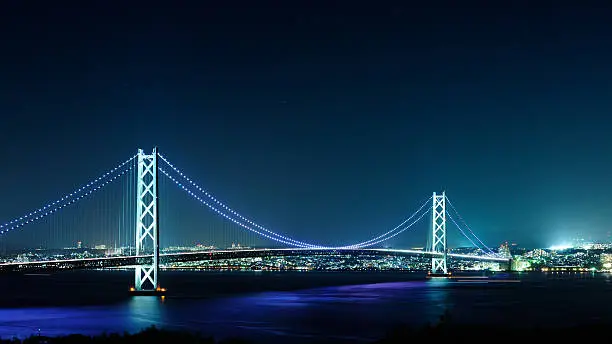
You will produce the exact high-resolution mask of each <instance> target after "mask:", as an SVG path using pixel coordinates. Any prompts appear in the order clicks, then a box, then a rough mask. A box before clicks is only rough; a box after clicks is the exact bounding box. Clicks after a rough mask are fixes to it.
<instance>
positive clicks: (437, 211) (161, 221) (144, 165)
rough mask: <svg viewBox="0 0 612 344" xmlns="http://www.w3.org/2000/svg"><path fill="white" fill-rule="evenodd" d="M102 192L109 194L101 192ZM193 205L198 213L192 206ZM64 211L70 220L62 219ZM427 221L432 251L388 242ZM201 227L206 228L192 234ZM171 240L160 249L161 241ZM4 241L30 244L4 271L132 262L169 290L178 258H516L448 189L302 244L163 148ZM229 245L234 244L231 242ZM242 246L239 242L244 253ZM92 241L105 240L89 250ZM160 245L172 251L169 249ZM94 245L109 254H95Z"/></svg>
mask: <svg viewBox="0 0 612 344" xmlns="http://www.w3.org/2000/svg"><path fill="white" fill-rule="evenodd" d="M119 181H121V182H119ZM172 192H182V193H184V194H186V195H187V196H188V197H186V198H191V199H192V200H195V201H196V202H193V201H192V202H191V203H185V199H186V198H185V199H183V200H182V201H179V202H176V203H175V202H172V205H173V206H174V207H171V206H170V202H169V201H166V198H165V197H166V195H169V194H171V193H172ZM99 194H103V195H104V196H101V197H100V196H96V195H99ZM160 195H164V196H163V197H164V198H163V199H162V197H160ZM160 199H162V200H161V202H163V203H162V204H164V206H162V207H160ZM168 199H170V197H168ZM85 203H89V204H88V206H85V205H84V204H85ZM194 203H195V204H196V205H197V206H198V208H197V209H194V208H193V204H194ZM199 206H204V207H205V208H207V209H208V210H210V211H209V212H207V213H208V214H211V215H213V216H211V217H210V218H209V219H207V220H206V221H197V222H195V223H194V222H188V221H186V220H185V221H186V222H185V223H181V221H183V220H184V219H185V218H187V216H184V215H185V214H184V213H181V212H189V211H190V210H191V211H192V212H194V213H201V208H200V207H199ZM59 213H62V214H64V215H66V216H64V215H62V216H58V215H59ZM52 215H55V216H52ZM427 215H431V216H430V217H426V216H427ZM424 219H429V221H430V222H429V225H430V226H431V227H430V233H429V234H428V239H427V241H428V244H427V246H426V247H427V248H426V249H419V250H415V249H391V248H382V247H380V246H381V245H382V244H384V243H386V242H389V241H390V240H391V239H393V238H395V237H397V236H398V235H400V234H402V233H405V232H406V231H408V230H410V229H413V228H414V227H415V225H416V224H417V223H422V222H426V221H425V220H424ZM447 219H448V220H450V221H449V222H450V223H452V224H453V225H454V226H455V227H456V228H457V229H458V231H459V234H460V235H461V236H462V237H463V238H466V239H467V240H468V241H469V243H470V244H471V245H472V246H473V247H474V249H475V250H474V252H476V253H475V254H459V253H451V252H449V249H448V247H447V241H448V237H447ZM206 226H208V227H207V228H205V229H202V227H206ZM30 227H35V228H30ZM193 227H199V228H198V229H200V230H197V231H194V230H193ZM160 229H161V233H162V235H160ZM194 233H197V234H195V235H197V236H198V237H197V239H198V240H199V241H202V240H203V241H204V242H205V244H200V245H198V247H199V248H198V249H197V250H193V249H189V248H188V247H187V246H185V245H184V243H185V242H187V241H190V242H193V240H187V239H185V238H187V237H189V236H191V237H193V236H194ZM166 237H167V239H164V241H163V242H161V243H163V245H162V244H161V243H160V238H166ZM0 241H1V242H2V245H3V246H4V249H5V250H6V247H7V246H11V247H24V248H25V247H29V248H31V249H32V250H31V253H30V254H29V255H28V256H25V257H24V254H23V253H22V254H20V255H17V258H14V257H13V258H10V259H4V260H3V261H1V262H0V271H28V270H41V269H43V270H44V269H77V268H99V267H102V268H103V267H118V266H133V267H134V269H135V278H134V286H133V288H132V290H133V291H134V292H138V293H149V292H150V293H156V292H161V291H165V290H164V289H163V288H161V285H160V281H159V269H160V264H161V263H171V262H185V261H199V260H214V259H228V258H246V257H262V256H292V255H330V254H339V253H341V254H346V255H354V256H359V255H424V256H427V257H430V259H431V268H430V273H431V274H433V275H447V274H448V273H449V268H448V265H447V262H448V259H449V258H453V259H454V258H457V259H473V260H482V261H492V262H500V263H509V259H510V258H509V257H507V256H501V255H500V254H499V253H496V252H494V250H492V249H491V248H490V247H488V246H487V245H485V243H484V242H483V241H482V240H480V238H479V237H478V236H477V235H476V234H475V233H474V231H472V229H471V228H470V227H469V226H468V225H467V223H466V222H465V220H463V218H462V217H461V216H460V215H459V213H458V211H457V209H455V207H454V206H453V204H452V203H451V202H450V201H449V199H448V197H447V196H446V194H445V193H444V192H442V194H438V193H435V192H434V193H433V194H432V196H430V197H429V198H428V199H427V200H425V201H424V202H423V203H422V204H421V205H420V207H418V208H417V210H416V211H414V212H413V213H412V214H411V215H410V216H409V217H407V218H406V219H405V220H403V221H402V222H401V223H400V224H398V225H397V226H395V227H394V228H392V229H390V230H388V231H385V232H383V233H381V234H378V235H375V236H372V237H371V238H370V239H368V240H365V241H360V242H354V243H350V244H344V245H338V246H333V245H321V244H318V243H313V242H307V241H305V240H298V239H297V238H294V237H291V236H289V235H287V234H281V233H279V232H276V231H272V230H270V229H268V228H266V227H264V226H262V225H260V224H258V223H256V222H255V221H253V220H251V219H249V218H247V217H245V216H243V215H242V214H241V213H239V212H238V211H236V210H234V209H232V208H230V207H229V206H228V205H227V204H226V203H224V202H222V201H221V200H219V199H218V198H216V197H214V196H213V195H212V194H210V193H209V192H208V191H206V190H205V189H204V188H202V187H201V186H200V185H199V184H198V183H196V182H195V181H194V180H192V179H191V178H189V177H188V175H187V174H185V173H184V172H183V171H182V170H180V169H179V168H177V167H176V166H175V165H174V164H173V163H172V162H170V160H168V158H166V157H165V156H164V155H162V154H161V153H159V152H158V151H157V148H155V149H154V150H153V151H152V152H151V154H147V153H145V152H144V151H143V150H142V149H139V150H138V153H137V154H135V155H134V156H132V157H130V158H129V159H127V160H125V161H124V162H122V163H121V164H119V165H118V166H116V167H114V168H113V169H111V170H109V171H108V172H106V173H104V174H102V175H101V176H99V177H97V178H95V179H93V180H91V181H90V182H88V183H86V184H84V185H83V186H81V187H79V188H77V189H76V190H74V191H72V192H70V193H67V194H65V195H64V196H62V197H60V198H59V199H57V200H55V201H53V202H50V203H48V204H46V205H44V206H42V207H40V208H38V209H36V210H34V211H31V212H28V213H26V214H24V215H22V216H19V217H15V218H13V219H12V220H10V221H8V222H6V223H3V224H0ZM83 242H86V243H90V245H89V246H88V248H89V249H88V250H85V249H84V248H83V247H82V243H83ZM229 242H231V243H232V247H231V248H228V247H230V246H229ZM235 242H238V243H239V245H238V247H239V248H238V249H237V248H236V246H235V245H234V243H235ZM91 243H104V244H99V245H94V246H91ZM181 243H182V245H181ZM215 243H216V244H215ZM240 243H242V246H240ZM271 244H272V246H271ZM68 246H69V247H68ZM162 246H165V247H166V248H167V249H166V250H164V251H161V250H160V248H161V247H162ZM66 247H68V248H69V249H70V250H72V251H71V252H72V253H70V256H69V257H66V254H57V253H54V252H55V251H54V250H59V249H62V248H63V249H64V250H65V249H66ZM92 250H96V251H97V252H103V254H97V255H93V256H92V253H91V252H90V251H92ZM32 252H33V253H32ZM37 252H44V255H43V254H37Z"/></svg>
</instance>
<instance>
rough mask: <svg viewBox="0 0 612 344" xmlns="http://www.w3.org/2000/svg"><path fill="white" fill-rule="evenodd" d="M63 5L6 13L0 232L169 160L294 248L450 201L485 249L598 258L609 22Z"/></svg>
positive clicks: (610, 124) (336, 5)
mask: <svg viewBox="0 0 612 344" xmlns="http://www.w3.org/2000/svg"><path fill="white" fill-rule="evenodd" d="M53 3H54V4H55V5H52V4H51V2H44V3H43V2H40V3H39V4H38V6H33V5H32V4H31V3H30V5H29V6H28V5H26V4H25V3H24V2H20V1H5V2H2V5H1V7H0V42H2V55H1V56H0V76H1V80H2V82H1V83H0V111H1V113H2V115H1V119H2V120H1V122H0V130H1V133H2V134H1V135H0V155H1V156H2V161H3V163H2V165H3V168H2V169H1V170H0V177H1V178H0V195H2V196H1V197H0V218H1V219H6V220H9V219H10V218H12V217H14V216H19V215H21V213H23V212H25V211H26V210H27V211H29V210H30V209H32V208H36V207H38V206H40V205H41V204H42V203H43V202H45V201H47V200H50V199H54V198H56V197H57V196H60V194H62V193H63V192H66V191H69V190H70V189H72V188H74V187H75V186H78V185H80V184H81V183H83V182H87V181H88V180H89V179H90V178H91V177H94V176H96V175H98V174H99V173H101V172H103V171H105V170H106V169H108V168H111V167H112V166H113V165H115V164H116V163H118V162H120V161H122V160H123V159H124V158H125V157H128V156H130V155H131V154H133V153H135V151H136V149H137V148H138V147H142V148H145V149H147V150H150V149H151V148H152V147H153V146H154V145H158V146H159V147H160V150H161V151H162V152H164V153H165V154H166V155H167V156H168V157H169V158H171V159H172V160H174V162H176V163H177V165H179V166H181V167H183V169H185V170H186V171H187V172H189V174H191V175H192V176H193V177H194V179H196V180H198V181H199V182H200V183H201V184H203V185H205V186H206V187H207V188H208V189H209V190H210V191H211V192H213V193H214V194H215V195H218V196H219V197H220V198H222V199H224V200H226V201H227V202H228V203H229V204H230V205H232V206H233V207H235V208H236V209H239V210H240V211H241V212H243V213H244V214H246V215H248V216H250V217H252V218H254V219H257V220H258V221H260V222H261V223H263V224H265V225H267V226H269V227H270V228H274V229H278V230H280V231H283V232H286V233H291V234H294V235H296V236H297V237H300V238H306V239H310V238H315V239H319V238H320V239H319V241H323V242H326V241H327V242H332V243H336V242H347V241H352V240H350V239H351V238H354V239H356V240H358V239H367V238H368V237H369V236H370V233H376V232H379V231H386V230H387V229H390V228H392V227H393V226H394V225H395V224H396V223H398V222H399V221H401V220H402V219H403V218H404V217H405V216H407V215H409V214H410V213H411V212H412V211H413V210H414V209H415V208H416V207H417V206H418V205H419V203H420V202H422V201H424V200H425V199H427V197H429V196H430V195H431V193H432V192H433V191H441V190H442V189H445V190H446V191H447V193H448V195H449V197H450V198H451V200H454V204H455V205H456V206H457V207H458V209H459V211H460V212H461V213H462V215H463V217H464V218H465V219H466V220H467V221H468V223H470V224H471V226H472V228H473V229H474V230H475V231H476V232H477V233H479V234H480V235H481V237H482V238H483V240H484V241H486V242H487V243H490V244H491V245H497V244H498V243H499V242H500V241H503V240H510V241H514V242H517V243H519V244H521V245H552V244H558V243H560V241H562V239H570V238H571V237H572V236H575V235H577V234H581V235H583V236H585V237H586V238H589V237H592V238H593V239H605V238H607V233H608V231H609V230H610V220H612V213H611V212H610V209H612V202H611V201H610V198H609V196H608V194H609V192H610V189H611V185H612V184H611V183H610V176H612V164H611V161H610V156H611V153H612V143H611V142H610V136H609V135H610V132H611V129H612V120H611V119H610V116H611V115H610V114H611V113H612V100H611V99H612V84H611V81H610V80H612V64H610V61H612V27H611V24H610V18H612V11H610V10H609V9H608V8H601V7H595V6H590V7H586V5H583V6H582V7H571V8H570V7H565V8H561V7H555V8H544V7H535V6H526V5H525V6H521V5H513V6H507V7H503V8H502V7H497V6H496V7H481V6H475V5H474V4H475V3H473V5H472V6H470V7H458V6H457V5H452V6H451V5H446V6H442V3H440V7H437V8H433V7H432V8H421V7H402V6H388V5H379V4H378V3H377V4H376V5H370V6H367V7H360V6H359V5H357V4H355V3H354V2H342V3H340V2H333V1H331V2H325V3H326V5H325V6H322V5H314V4H309V5H306V2H299V1H286V2H281V1H278V2H270V3H267V2H257V4H258V6H255V5H245V4H246V3H248V2H232V3H230V2H217V3H216V4H214V5H213V4H212V2H205V1H200V2H191V3H190V2H176V3H175V5H174V6H173V7H158V6H156V5H155V4H154V3H147V6H136V5H121V6H115V5H113V4H117V3H119V2H108V1H104V2H102V1H87V2H73V3H72V4H71V6H67V5H61V4H60V3H59V2H53ZM179 3H180V5H179ZM221 3H226V6H225V7H222V6H223V5H220V4H221ZM64 4H68V3H64ZM77 4H78V5H77ZM96 4H97V5H96ZM143 4H144V3H143ZM2 222H4V220H3V221H2ZM425 235H426V233H425V232H423V233H419V234H418V235H417V236H418V238H416V239H414V242H416V243H423V244H424V242H425Z"/></svg>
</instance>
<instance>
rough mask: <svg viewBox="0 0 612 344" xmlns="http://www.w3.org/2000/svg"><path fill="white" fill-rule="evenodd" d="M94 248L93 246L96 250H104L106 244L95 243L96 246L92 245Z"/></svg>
mask: <svg viewBox="0 0 612 344" xmlns="http://www.w3.org/2000/svg"><path fill="white" fill-rule="evenodd" d="M94 248H95V249H96V250H106V245H102V244H100V245H96V246H94Z"/></svg>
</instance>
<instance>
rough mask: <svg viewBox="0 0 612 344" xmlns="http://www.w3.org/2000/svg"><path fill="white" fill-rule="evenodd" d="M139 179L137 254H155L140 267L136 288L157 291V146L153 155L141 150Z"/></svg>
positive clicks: (160, 289)
mask: <svg viewBox="0 0 612 344" xmlns="http://www.w3.org/2000/svg"><path fill="white" fill-rule="evenodd" d="M137 179H138V180H137V182H136V255H137V256H141V255H152V256H153V260H152V262H151V264H139V265H137V266H136V271H135V280H134V288H133V289H132V291H135V292H137V293H147V292H149V293H156V292H161V291H165V289H162V288H160V286H159V280H158V270H159V212H158V208H157V207H158V202H159V197H158V196H159V195H158V187H157V148H154V149H153V153H152V154H145V153H144V152H143V150H142V149H139V150H138V176H137Z"/></svg>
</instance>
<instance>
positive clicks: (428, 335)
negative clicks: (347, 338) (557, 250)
mask: <svg viewBox="0 0 612 344" xmlns="http://www.w3.org/2000/svg"><path fill="white" fill-rule="evenodd" d="M611 325H612V324H597V325H588V326H586V325H584V326H576V327H571V328H556V329H552V328H522V329H520V330H519V329H516V328H504V327H490V326H469V325H467V326H466V325H453V324H447V323H440V324H437V325H434V326H425V327H421V328H410V327H402V328H397V329H396V330H395V331H392V332H390V333H389V334H388V335H387V336H385V337H384V338H382V339H380V340H378V341H375V342H373V343H372V344H396V343H415V342H418V341H419V340H429V341H432V340H433V342H434V343H438V342H452V343H468V342H473V341H474V340H476V338H496V340H497V341H499V342H502V343H512V342H518V343H520V342H534V341H536V340H546V341H547V342H559V343H568V342H576V341H577V340H582V341H584V340H589V339H595V338H598V339H599V338H607V337H606V336H608V335H609V333H610V326H611ZM314 342H315V343H320V342H319V341H314ZM9 343H10V344H17V343H19V344H43V343H44V344H77V343H79V344H80V343H92V344H141V343H142V344H151V343H172V344H196V343H197V344H242V343H244V344H247V343H253V344H256V342H252V341H249V340H245V339H240V338H232V339H225V340H221V341H216V340H215V339H214V338H212V337H206V336H202V335H200V334H194V333H188V332H175V331H166V330H160V329H157V328H155V327H151V328H149V329H146V330H144V331H142V332H139V333H136V334H127V333H126V334H123V335H119V334H106V335H100V336H95V337H89V336H84V335H70V336H63V337H45V336H33V337H30V338H28V339H25V340H18V339H13V340H0V344H9ZM330 343H333V342H330ZM359 343H363V341H360V342H359ZM287 344H290V341H288V342H287Z"/></svg>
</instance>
